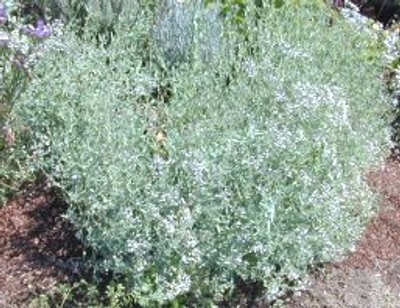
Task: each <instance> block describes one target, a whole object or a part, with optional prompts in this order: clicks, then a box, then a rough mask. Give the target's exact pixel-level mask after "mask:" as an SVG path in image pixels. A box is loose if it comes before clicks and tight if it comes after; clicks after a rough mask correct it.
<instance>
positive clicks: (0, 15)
mask: <svg viewBox="0 0 400 308" xmlns="http://www.w3.org/2000/svg"><path fill="white" fill-rule="evenodd" d="M7 19H8V17H7V9H6V6H5V5H4V4H2V3H0V26H2V25H4V24H5V23H6V22H7Z"/></svg>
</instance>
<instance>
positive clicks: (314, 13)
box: [14, 7, 388, 306]
mask: <svg viewBox="0 0 400 308" xmlns="http://www.w3.org/2000/svg"><path fill="white" fill-rule="evenodd" d="M259 14H260V19H259V20H258V27H254V23H253V22H252V20H251V19H246V20H245V22H246V23H248V24H247V27H248V28H249V29H252V31H250V32H249V36H248V37H247V38H246V40H244V39H243V38H242V37H241V36H240V35H237V33H235V31H230V30H229V28H226V29H225V39H224V49H221V50H220V52H219V53H218V56H216V57H213V58H212V59H211V60H210V61H207V63H204V61H202V60H201V59H202V58H201V57H199V56H196V55H198V50H199V48H198V47H197V48H194V50H193V51H192V52H193V53H194V57H193V59H194V61H193V62H183V63H182V65H181V66H180V67H179V69H171V70H170V71H169V74H168V76H166V75H164V74H163V73H162V72H160V71H159V68H158V66H157V65H154V64H153V63H152V62H146V63H147V64H146V65H144V62H143V57H144V53H143V50H142V49H141V46H143V44H145V42H146V40H147V38H146V35H145V33H147V32H149V29H151V27H152V18H151V17H149V16H147V15H143V16H140V18H139V17H138V18H137V20H140V22H136V23H124V26H121V27H120V28H118V29H117V30H116V37H115V40H114V41H113V43H112V44H111V45H110V46H109V48H108V49H107V51H105V50H104V49H102V48H101V47H95V46H96V45H94V44H91V43H90V42H80V41H77V40H76V39H75V38H74V37H73V36H71V35H68V34H66V35H65V40H66V44H67V45H68V46H70V47H69V49H67V50H65V51H64V52H53V53H52V54H50V55H48V57H47V58H46V59H45V61H44V62H43V63H42V64H41V65H40V67H38V68H37V69H36V73H37V74H38V75H39V76H40V77H41V78H40V79H36V80H35V81H34V83H33V84H32V85H31V86H30V88H29V90H28V91H27V92H26V93H25V94H24V95H23V98H22V99H21V101H19V102H18V104H17V105H16V106H15V113H14V114H15V117H16V118H17V120H18V121H20V122H22V123H24V124H25V125H27V126H29V127H30V128H31V130H32V131H33V132H34V133H33V135H32V140H31V144H30V145H29V146H30V151H32V152H33V153H34V154H35V156H36V157H37V161H36V166H37V167H38V168H41V169H44V170H45V171H46V172H48V173H49V174H50V175H51V176H52V178H53V180H54V182H55V183H56V184H57V185H59V186H60V187H61V188H62V189H63V190H64V191H65V194H66V196H67V197H68V200H69V202H70V209H69V213H68V217H69V219H70V220H71V221H72V222H73V223H74V225H75V227H76V228H77V230H79V232H78V236H79V237H80V238H82V239H83V240H84V241H85V243H86V244H87V245H88V246H90V247H91V249H92V250H93V251H94V252H95V254H94V255H93V257H92V259H91V260H90V262H91V264H92V265H93V266H94V267H95V268H96V269H97V270H98V271H107V270H110V271H112V272H114V273H121V274H123V275H124V277H125V278H126V287H127V288H128V289H130V290H132V293H133V294H134V295H135V297H136V299H137V300H138V302H140V303H141V304H144V305H147V306H151V305H157V304H159V303H165V302H168V301H172V300H175V301H176V302H177V301H179V300H181V299H182V298H183V297H184V296H185V295H188V294H190V295H191V298H192V300H194V301H195V300H196V299H197V300H198V302H197V304H196V305H197V306H207V305H209V304H210V303H211V302H215V301H218V300H219V299H221V297H222V296H223V295H224V294H225V292H226V291H227V290H230V289H231V288H232V287H233V285H234V281H235V279H236V278H238V277H239V278H241V279H243V280H246V281H248V280H253V281H260V282H262V283H263V285H264V286H265V288H266V291H265V292H266V295H267V296H268V297H275V296H278V295H279V294H281V292H283V291H285V290H287V289H290V288H293V287H294V285H292V284H291V282H292V281H293V280H294V281H296V280H297V279H298V278H300V277H302V276H303V275H304V274H305V273H306V270H307V267H308V266H309V265H310V264H313V263H316V262H324V261H331V260H336V259H337V258H339V257H341V256H342V255H343V254H344V253H345V252H346V251H347V250H348V249H349V248H351V247H353V245H354V242H355V240H356V239H357V238H358V237H359V235H360V233H361V231H362V229H363V226H364V224H365V222H366V221H367V220H368V219H369V217H370V216H371V214H372V212H373V210H374V208H375V205H376V200H375V197H374V195H373V194H372V193H371V192H370V191H369V190H368V189H367V186H366V184H365V182H364V175H365V174H366V172H367V171H368V170H369V168H370V167H372V166H374V165H376V164H379V163H380V162H381V161H382V159H383V157H384V155H385V149H386V146H387V140H388V128H387V127H386V125H387V121H386V120H385V117H384V116H383V115H384V113H385V111H386V110H387V98H386V96H385V95H384V93H383V86H382V85H381V83H380V81H379V76H380V73H381V64H380V59H377V58H374V59H370V58H368V59H367V58H366V57H365V54H364V53H362V52H359V51H360V50H363V49H364V48H368V46H370V42H369V38H368V36H367V35H364V34H362V33H357V32H356V31H354V30H353V29H352V28H351V27H349V26H347V25H346V24H344V23H342V22H341V21H338V22H337V23H335V24H334V26H332V27H328V26H327V20H326V16H325V14H324V13H322V12H321V11H320V10H318V9H314V8H313V9H311V8H306V7H301V8H296V9H290V8H288V9H287V10H276V9H274V8H272V7H266V8H265V9H263V10H261V11H260V12H259ZM128 25H129V28H126V27H127V26H128ZM226 27H229V26H226ZM198 30H199V31H201V28H200V29H198ZM249 47H251V48H250V49H251V50H252V53H251V56H250V55H249V53H248V51H249V50H250V49H249ZM177 48H180V47H179V46H178V47H177ZM366 60H368V61H366ZM160 84H169V85H170V88H169V90H170V93H169V100H168V101H167V100H165V99H163V100H161V99H159V96H157V95H154V93H155V89H156V90H157V89H159V85H160Z"/></svg>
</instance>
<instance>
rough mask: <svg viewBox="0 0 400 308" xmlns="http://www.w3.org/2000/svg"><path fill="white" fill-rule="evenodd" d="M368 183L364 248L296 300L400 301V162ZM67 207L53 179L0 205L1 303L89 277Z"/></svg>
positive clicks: (313, 305) (17, 303)
mask: <svg viewBox="0 0 400 308" xmlns="http://www.w3.org/2000/svg"><path fill="white" fill-rule="evenodd" d="M369 183H370V186H371V187H372V188H373V189H374V190H376V191H378V192H379V193H380V194H381V196H382V202H381V207H380V210H379V212H378V213H377V214H376V216H375V217H374V219H373V220H372V221H371V223H370V224H369V225H368V226H367V228H366V230H365V232H364V236H363V237H362V239H361V240H360V241H359V243H358V246H357V250H356V251H355V252H354V253H352V254H350V255H349V257H348V258H347V259H346V260H344V261H343V262H340V263H335V264H327V265H324V266H323V267H322V268H321V269H320V270H318V271H316V272H314V273H312V274H310V279H309V281H310V284H309V288H308V290H307V291H304V292H302V293H301V294H296V295H293V296H291V297H290V298H288V299H287V301H286V305H287V306H288V307H289V308H300V307H306V308H396V307H400V163H399V162H398V161H396V160H388V161H387V163H386V164H385V165H384V166H383V167H382V168H381V169H379V170H377V171H374V172H372V173H371V174H370V176H369ZM66 209H67V205H66V204H65V202H63V201H62V198H60V197H59V196H58V195H57V193H55V192H54V190H52V189H50V188H49V187H48V186H47V185H46V183H42V184H40V185H31V186H29V187H27V188H25V189H24V190H23V191H22V192H21V193H20V194H19V195H18V196H16V197H15V198H14V199H13V200H12V201H10V202H9V203H8V204H6V205H5V206H3V207H2V208H1V209H0V217H1V218H0V308H13V307H18V308H20V307H21V308H24V307H28V306H29V303H30V302H31V301H32V300H33V299H34V298H35V297H37V296H38V295H39V294H42V293H46V292H51V291H52V290H53V289H54V288H55V287H56V286H57V285H59V284H60V283H63V282H75V281H77V280H79V279H81V278H82V277H84V275H85V274H84V272H85V271H84V270H83V262H82V260H83V259H82V257H83V245H82V244H81V243H80V242H79V241H78V240H77V239H76V237H75V235H74V234H75V232H74V230H73V227H72V226H71V225H70V224H69V223H68V222H67V221H66V220H65V219H64V218H63V214H64V213H65V211H66ZM254 288H256V289H258V286H256V285H255V286H254ZM245 293H247V294H253V295H254V293H259V290H247V291H246V292H245ZM240 302H241V304H240V305H239V306H240V307H264V308H265V307H267V306H268V305H266V304H262V303H261V302H257V301H254V300H253V299H252V300H241V301H240Z"/></svg>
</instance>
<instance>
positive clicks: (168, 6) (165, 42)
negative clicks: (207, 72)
mask: <svg viewBox="0 0 400 308" xmlns="http://www.w3.org/2000/svg"><path fill="white" fill-rule="evenodd" d="M222 34H223V24H222V20H221V19H220V16H219V10H218V9H217V8H216V7H207V8H206V7H205V4H204V3H203V1H202V0H200V1H199V0H194V1H174V0H163V1H162V2H161V3H160V5H159V7H158V11H157V13H156V17H155V22H154V27H153V29H152V39H153V41H154V43H155V46H156V49H158V50H159V51H160V53H161V55H162V56H163V58H164V60H165V61H166V63H167V65H168V66H170V67H172V66H176V65H179V64H181V63H183V62H185V61H188V60H189V59H190V57H191V56H192V55H193V52H195V49H196V48H198V49H197V51H198V52H199V55H200V57H202V60H204V61H207V60H210V58H212V57H213V56H215V55H216V54H217V53H218V51H219V50H220V49H221V43H222Z"/></svg>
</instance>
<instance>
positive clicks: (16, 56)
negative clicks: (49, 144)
mask: <svg viewBox="0 0 400 308" xmlns="http://www.w3.org/2000/svg"><path fill="white" fill-rule="evenodd" d="M17 9H18V4H17V3H16V2H15V1H6V2H4V3H3V2H0V204H3V202H4V201H5V199H6V196H7V195H8V193H10V191H14V190H15V189H16V188H17V187H18V184H19V183H20V182H21V181H22V179H23V177H28V173H27V171H26V170H24V168H23V166H22V165H23V164H22V163H21V162H20V159H21V157H22V155H23V154H22V153H20V151H19V150H18V149H17V148H16V143H17V142H19V141H18V140H16V136H15V133H14V129H13V128H12V126H10V125H9V124H10V123H9V122H10V119H9V115H10V113H11V111H12V108H13V106H14V104H15V102H16V101H17V100H18V99H19V97H20V95H21V93H22V92H23V91H24V90H25V88H26V87H27V85H28V83H29V81H30V80H31V79H32V77H33V76H32V68H33V66H34V65H35V64H36V63H37V61H38V59H39V58H40V57H41V56H43V54H44V53H45V51H46V50H47V49H49V48H51V46H50V45H46V42H45V39H46V38H47V37H48V36H50V33H51V32H50V26H49V25H46V24H44V23H43V21H42V20H39V21H38V22H37V24H36V25H35V26H33V25H25V24H23V21H24V20H23V19H22V18H18V17H16V16H14V15H13V13H14V12H15V11H16V10H17ZM19 143H21V142H19ZM24 180H28V178H25V179H24Z"/></svg>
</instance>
